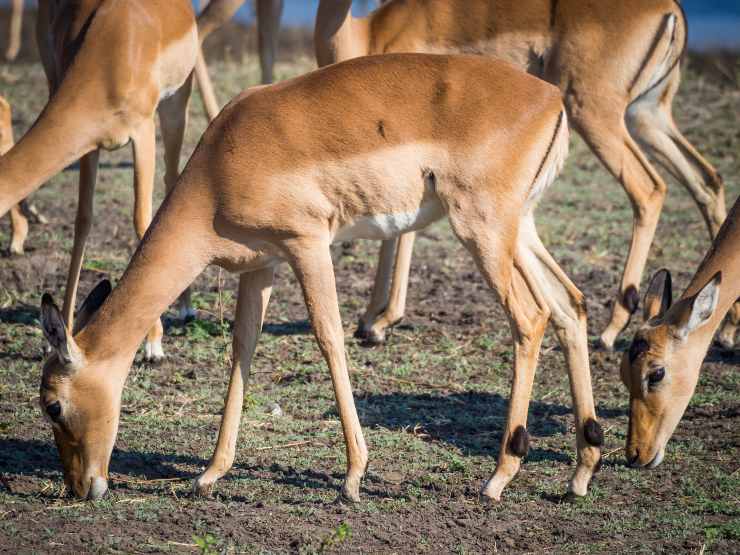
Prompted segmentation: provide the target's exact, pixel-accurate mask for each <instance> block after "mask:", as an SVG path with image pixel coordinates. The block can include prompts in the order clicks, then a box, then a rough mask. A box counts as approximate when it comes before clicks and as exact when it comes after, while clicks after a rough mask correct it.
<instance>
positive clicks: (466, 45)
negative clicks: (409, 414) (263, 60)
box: [315, 0, 740, 349]
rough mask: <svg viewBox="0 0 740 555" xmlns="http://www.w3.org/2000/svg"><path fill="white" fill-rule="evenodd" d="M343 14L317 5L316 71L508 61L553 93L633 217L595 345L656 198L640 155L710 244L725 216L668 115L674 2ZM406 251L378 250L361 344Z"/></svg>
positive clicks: (635, 276)
mask: <svg viewBox="0 0 740 555" xmlns="http://www.w3.org/2000/svg"><path fill="white" fill-rule="evenodd" d="M351 4H352V2H351V0H321V2H320V4H319V11H318V15H317V18H316V33H315V45H316V57H317V60H318V63H319V65H326V64H329V63H333V62H336V61H340V60H345V59H348V58H352V57H355V56H362V55H366V54H383V53H388V52H409V51H414V52H438V53H439V52H458V51H464V52H470V53H479V54H484V55H490V56H496V57H499V58H503V59H506V60H509V61H510V62H512V63H514V64H516V65H517V66H519V67H521V68H523V69H525V70H526V71H528V72H530V73H532V74H534V75H537V76H539V77H541V78H543V79H545V80H547V81H549V82H551V83H553V84H555V85H556V86H557V87H558V88H559V89H560V90H561V94H562V96H563V100H564V101H565V105H566V108H567V110H568V115H569V118H570V122H571V124H572V126H573V128H574V129H575V130H576V131H578V133H580V135H581V136H582V137H583V138H584V139H585V141H586V143H588V145H589V146H590V147H591V149H592V151H593V152H594V153H595V154H596V156H597V157H598V158H599V159H600V160H601V162H602V163H603V164H604V166H605V167H606V169H607V170H609V172H611V174H612V175H613V176H614V177H616V178H617V179H618V180H619V181H620V183H621V184H622V186H623V187H624V190H625V192H626V193H627V195H628V196H629V198H630V201H631V204H632V208H633V212H634V222H633V232H632V243H631V246H630V250H629V255H628V258H627V262H626V265H625V268H624V273H623V275H622V280H621V284H620V288H619V293H618V295H617V299H616V301H615V302H614V303H613V307H612V315H611V320H610V322H609V325H608V326H607V328H606V329H605V330H604V332H603V333H602V335H601V343H602V345H603V346H604V347H606V348H608V349H611V348H612V347H613V345H614V341H615V339H616V337H617V335H618V334H619V333H620V332H621V331H622V330H623V329H624V328H625V326H626V325H627V323H628V322H629V319H630V317H631V315H632V314H633V313H634V312H635V311H636V310H637V307H638V303H639V295H638V289H639V286H640V277H641V275H642V272H643V270H644V268H645V262H646V260H647V256H648V251H649V249H650V244H651V243H652V240H653V236H654V234H655V228H656V225H657V223H658V218H659V216H660V212H661V209H662V206H663V200H664V197H665V194H666V185H665V182H664V181H663V179H662V178H661V177H660V175H658V173H657V172H656V171H655V169H654V168H653V166H652V165H651V164H650V163H649V161H648V160H647V158H646V156H645V154H644V152H648V153H650V154H652V155H654V157H655V158H656V160H657V161H658V162H660V163H661V165H663V166H664V167H665V169H666V170H667V171H668V173H669V174H670V175H672V176H673V177H675V178H676V179H677V180H678V181H679V182H681V183H682V184H683V185H684V186H685V187H686V188H687V189H688V190H689V192H690V193H691V194H692V196H693V198H694V200H695V201H696V202H697V204H698V206H699V209H700V211H701V213H702V215H703V216H704V219H705V221H706V224H707V226H708V228H709V233H710V235H711V236H712V237H714V236H715V235H716V234H717V230H718V229H719V227H720V225H721V224H722V222H723V221H724V218H725V200H724V188H723V185H722V180H721V178H720V176H719V174H717V172H716V171H715V170H714V169H713V168H712V166H711V165H710V164H709V163H708V162H707V161H706V160H704V158H702V156H701V155H700V154H699V153H698V152H697V151H696V149H695V148H694V147H693V146H692V145H691V144H690V143H689V142H688V140H687V139H686V138H685V137H684V136H683V135H682V134H681V132H680V131H679V130H678V128H677V127H676V124H675V123H674V121H673V116H672V114H671V106H672V102H673V97H674V95H675V93H676V90H677V88H678V85H679V81H680V71H679V61H680V59H681V56H682V54H683V52H684V50H685V47H686V20H685V17H684V14H683V12H682V10H681V6H680V4H678V2H676V1H674V0H618V1H617V0H611V1H600V2H584V1H583V0H559V1H555V0H391V1H389V2H386V3H385V4H384V5H383V6H382V7H380V8H379V9H378V10H376V11H375V12H373V13H372V14H371V15H370V16H368V17H367V18H354V17H353V16H352V13H351V10H350V8H351ZM643 149H644V150H643ZM413 242H414V236H413V235H411V234H408V235H404V236H402V237H401V238H400V240H398V241H396V240H395V239H394V240H391V241H386V242H385V243H384V244H383V248H382V249H381V253H380V260H379V264H378V270H377V275H376V282H375V288H374V290H373V295H372V300H371V301H370V304H369V306H368V309H367V311H366V312H365V314H364V315H363V317H362V318H361V319H360V325H359V329H358V335H359V336H360V337H364V338H365V339H367V340H368V341H370V342H374V343H378V342H382V341H383V340H384V338H385V330H386V329H387V328H388V327H389V326H391V325H393V324H394V323H396V322H398V321H399V320H400V319H401V318H402V316H403V313H404V309H405V306H404V305H405V302H406V290H407V287H408V273H409V267H410V264H411V251H412V248H413ZM397 244H398V252H397V253H396V245H397ZM394 258H395V269H394ZM392 274H393V279H392V284H391V283H390V281H391V275H392ZM736 315H737V316H738V317H740V306H739V307H737V310H736ZM734 332H735V326H734V325H732V324H731V322H729V321H728V324H727V326H726V328H725V329H724V330H723V332H722V334H721V335H720V337H721V340H722V341H723V343H725V344H727V345H731V344H732V343H733V341H734V339H733V338H734Z"/></svg>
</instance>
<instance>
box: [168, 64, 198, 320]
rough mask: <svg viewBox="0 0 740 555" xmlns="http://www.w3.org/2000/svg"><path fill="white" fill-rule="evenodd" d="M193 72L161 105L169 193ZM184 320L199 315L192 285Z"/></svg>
mask: <svg viewBox="0 0 740 555" xmlns="http://www.w3.org/2000/svg"><path fill="white" fill-rule="evenodd" d="M192 79H193V78H192V75H191V76H190V78H188V80H187V81H186V82H185V84H184V85H183V86H182V87H180V90H178V91H177V92H176V93H175V94H174V95H173V96H171V97H170V98H167V99H165V100H163V101H162V102H161V103H160V105H159V121H160V127H161V129H162V140H163V142H164V162H165V173H164V183H165V186H166V188H167V192H168V193H169V192H170V191H171V190H172V188H173V187H174V186H175V183H177V178H178V177H179V175H180V154H181V152H182V143H183V140H184V138H185V129H186V128H187V126H188V105H189V103H190V94H191V92H192V82H193V80H192ZM177 306H178V313H179V316H180V319H181V320H182V321H184V322H188V321H190V320H192V319H194V318H195V310H193V307H192V304H191V302H190V287H188V288H187V289H185V291H183V292H182V294H181V295H180V298H179V299H178V303H177Z"/></svg>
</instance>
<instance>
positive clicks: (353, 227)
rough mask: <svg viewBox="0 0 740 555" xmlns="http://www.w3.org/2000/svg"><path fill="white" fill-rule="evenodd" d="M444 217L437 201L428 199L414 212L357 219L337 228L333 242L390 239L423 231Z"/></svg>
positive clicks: (440, 205)
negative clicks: (411, 232) (410, 232)
mask: <svg viewBox="0 0 740 555" xmlns="http://www.w3.org/2000/svg"><path fill="white" fill-rule="evenodd" d="M442 216H444V209H443V208H442V204H441V203H440V202H439V200H438V199H436V198H434V199H430V200H429V201H427V202H425V203H424V204H422V205H421V206H420V207H419V209H418V210H416V211H415V212H400V213H396V214H375V215H373V216H366V217H363V218H358V219H357V220H355V221H354V222H352V223H350V224H347V225H344V226H342V227H341V228H339V229H338V230H337V232H336V234H335V235H334V241H350V240H352V239H391V238H393V237H398V236H399V235H401V234H403V233H406V232H408V231H416V230H418V229H423V228H425V227H426V226H428V225H429V224H431V223H432V222H434V221H436V220H438V219H440V218H441V217H442Z"/></svg>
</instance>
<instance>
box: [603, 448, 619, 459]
mask: <svg viewBox="0 0 740 555" xmlns="http://www.w3.org/2000/svg"><path fill="white" fill-rule="evenodd" d="M620 451H624V447H619V448H617V449H614V450H613V451H609V452H608V453H605V454H604V458H607V457H610V456H611V455H613V454H614V453H619V452H620Z"/></svg>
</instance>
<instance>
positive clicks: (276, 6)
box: [257, 0, 283, 84]
mask: <svg viewBox="0 0 740 555" xmlns="http://www.w3.org/2000/svg"><path fill="white" fill-rule="evenodd" d="M282 16H283V0H257V43H258V47H259V53H260V67H261V68H262V83H263V84H269V83H272V81H273V69H274V67H275V58H276V57H277V48H278V39H279V32H280V19H281V18H282Z"/></svg>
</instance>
